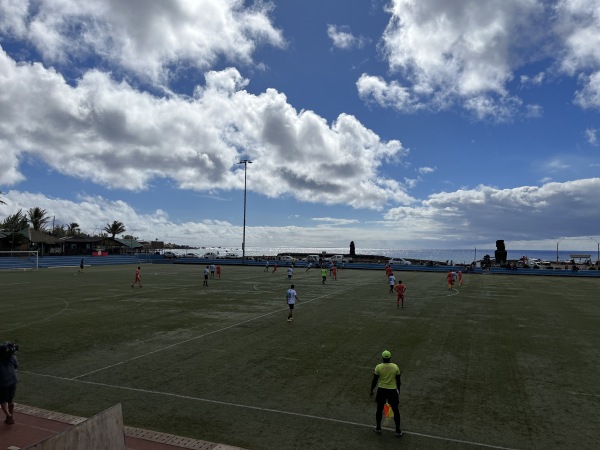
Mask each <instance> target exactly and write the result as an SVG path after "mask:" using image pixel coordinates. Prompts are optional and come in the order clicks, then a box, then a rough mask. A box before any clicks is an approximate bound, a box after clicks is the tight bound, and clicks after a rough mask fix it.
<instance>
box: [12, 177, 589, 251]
mask: <svg viewBox="0 0 600 450" xmlns="http://www.w3.org/2000/svg"><path fill="white" fill-rule="evenodd" d="M599 189H600V178H591V179H583V180H577V181H570V182H566V183H546V184H544V185H542V186H523V187H518V188H513V189H497V188H492V187H489V186H478V187H477V188H475V189H459V190H456V191H454V192H441V193H438V194H434V195H431V196H429V198H428V199H426V200H424V201H422V202H420V203H419V204H415V205H412V206H400V207H394V208H391V209H389V210H388V211H387V212H386V213H384V214H383V216H382V217H381V219H380V220H376V219H377V217H376V216H375V217H374V221H373V222H371V223H360V222H358V221H356V220H353V219H337V218H331V217H321V218H315V219H313V220H314V221H316V222H320V224H319V225H318V226H316V227H315V226H308V227H298V226H285V227H270V226H247V227H246V236H247V242H249V243H251V244H249V245H250V246H252V247H275V246H281V245H282V244H281V243H285V242H302V243H303V244H302V245H303V246H305V247H320V246H322V245H323V242H327V243H328V246H331V247H346V246H347V245H348V243H349V240H354V241H355V242H360V243H361V244H360V245H361V246H362V247H363V248H401V247H402V246H409V245H411V246H413V248H415V247H417V248H464V247H465V246H469V245H473V244H478V243H481V242H483V243H491V242H494V241H495V240H496V239H505V240H506V241H507V243H508V244H509V245H511V246H512V248H534V247H531V246H528V244H527V243H528V242H536V241H542V240H545V241H546V245H548V240H550V241H551V240H552V239H554V238H557V237H565V236H566V237H578V236H595V235H597V233H598V230H597V226H596V224H597V223H598V222H599V221H600V210H598V208H597V205H596V203H597V201H596V193H597V192H598V190H599ZM3 199H4V200H5V201H6V202H7V205H4V206H3V207H2V211H1V212H2V214H3V216H2V217H4V215H8V214H13V213H15V212H16V211H18V209H28V208H31V207H33V206H39V207H41V208H43V209H45V210H46V211H47V212H48V213H49V215H51V216H54V215H55V216H56V220H57V224H67V223H70V222H77V223H78V224H79V225H80V226H81V228H82V229H83V231H85V232H88V233H92V232H94V230H95V231H98V230H100V229H101V228H103V227H104V226H105V225H106V224H107V223H110V222H112V221H113V220H119V221H121V222H123V223H124V224H125V226H126V228H127V229H128V230H129V231H130V232H134V231H135V233H134V234H135V235H136V236H139V237H141V238H142V239H150V240H153V239H155V238H157V237H158V238H159V239H162V240H165V241H167V242H175V243H178V244H182V245H195V246H198V245H205V246H211V245H214V246H217V245H218V246H239V242H240V236H241V234H242V229H241V226H239V225H232V224H231V223H229V222H226V221H210V220H205V221H201V222H190V221H187V222H177V221H174V220H172V219H170V218H169V216H168V214H167V213H166V212H164V211H162V210H156V211H154V212H153V213H149V214H140V213H138V212H137V211H136V210H135V208H134V207H132V206H131V205H129V204H127V203H126V202H123V201H120V200H114V201H111V200H107V199H105V198H102V197H97V196H95V197H94V196H83V197H81V198H80V199H79V200H78V201H69V200H63V199H58V198H48V197H46V196H44V195H43V194H33V193H28V192H19V191H14V190H11V191H8V192H5V193H3ZM0 218H1V217H0ZM574 224H576V226H575V227H574ZM340 226H344V233H340V228H339V227H340ZM348 236H350V237H351V238H348ZM516 242H519V247H516V245H517V244H514V245H513V244H512V243H516ZM523 243H525V244H523ZM540 245H542V244H540ZM541 248H544V247H543V246H542V247H541ZM546 248H547V247H546ZM509 249H510V247H509Z"/></svg>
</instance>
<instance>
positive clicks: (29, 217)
mask: <svg viewBox="0 0 600 450" xmlns="http://www.w3.org/2000/svg"><path fill="white" fill-rule="evenodd" d="M1 195H2V193H1V192H0V204H3V205H6V202H5V201H4V200H3V199H2V197H1ZM49 223H50V216H49V215H48V212H47V211H46V210H45V209H42V208H40V207H38V206H36V207H34V208H29V209H28V210H27V212H23V210H22V209H20V210H19V211H17V212H16V213H15V214H9V215H8V216H6V218H5V219H4V220H2V221H0V231H4V232H5V233H7V234H9V235H16V234H20V232H21V231H23V230H26V229H28V228H33V229H34V230H39V231H44V232H47V233H48V234H50V235H52V236H54V237H57V238H63V237H79V238H85V237H93V236H91V235H89V234H87V233H84V232H82V231H81V228H80V227H79V224H78V223H76V222H71V223H69V224H68V225H54V226H53V227H52V229H51V230H48V225H49ZM102 231H103V232H104V233H103V234H101V235H100V236H101V237H108V236H110V237H111V238H112V239H114V238H115V236H116V235H117V234H122V233H125V231H127V229H126V228H125V225H124V224H123V222H120V221H118V220H114V221H113V222H112V223H107V224H106V226H105V227H104V228H102ZM11 237H12V238H13V239H14V238H15V236H8V238H9V239H10V238H11ZM125 238H133V236H125Z"/></svg>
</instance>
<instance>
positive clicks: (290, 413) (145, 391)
mask: <svg viewBox="0 0 600 450" xmlns="http://www.w3.org/2000/svg"><path fill="white" fill-rule="evenodd" d="M21 373H27V374H29V375H34V376H38V377H45V378H52V379H55V380H61V381H75V382H76V383H84V384H89V385H93V386H101V387H107V388H111V389H122V390H126V391H132V392H140V393H142V394H152V395H160V396H165V397H173V398H179V399H183V400H191V401H196V402H203V403H212V404H216V405H223V406H232V407H235V408H244V409H251V410H254V411H263V412H271V413H276V414H285V415H288V416H295V417H302V418H305V419H315V420H322V421H327V422H334V423H339V424H343V425H353V426H358V427H366V428H372V427H373V425H372V424H366V423H359V422H352V421H349V420H342V419H335V418H333V417H322V416H316V415H314V414H302V413H296V412H293V411H282V410H280V409H273V408H263V407H260V406H253V405H243V404H240V403H232V402H224V401H220V400H211V399H208V398H202V397H193V396H191V395H182V394H174V393H172V392H162V391H154V390H150V389H140V388H133V387H128V386H119V385H115V384H108V383H99V382H96V381H85V380H76V379H74V378H65V377H59V376H55V375H45V374H41V373H36V372H29V371H24V370H21ZM384 429H386V430H390V431H394V430H393V429H392V428H385V427H384ZM403 432H404V434H412V435H414V436H420V437H424V438H428V439H436V440H439V441H446V442H456V443H458V444H466V445H472V446H474V447H484V448H493V449H498V450H518V449H515V448H512V447H503V446H500V445H492V444H484V443H482V442H475V441H467V440H464V439H454V438H449V437H444V436H436V435H433V434H427V433H419V432H416V431H403Z"/></svg>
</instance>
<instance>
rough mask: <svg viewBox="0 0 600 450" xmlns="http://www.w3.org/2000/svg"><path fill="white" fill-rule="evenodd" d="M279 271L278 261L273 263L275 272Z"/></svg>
mask: <svg viewBox="0 0 600 450" xmlns="http://www.w3.org/2000/svg"><path fill="white" fill-rule="evenodd" d="M275 272H277V261H275V262H274V263H273V273H275Z"/></svg>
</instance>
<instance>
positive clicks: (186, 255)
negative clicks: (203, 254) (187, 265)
mask: <svg viewBox="0 0 600 450" xmlns="http://www.w3.org/2000/svg"><path fill="white" fill-rule="evenodd" d="M183 257H184V258H200V255H198V254H196V253H186V254H185V255H183Z"/></svg>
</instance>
